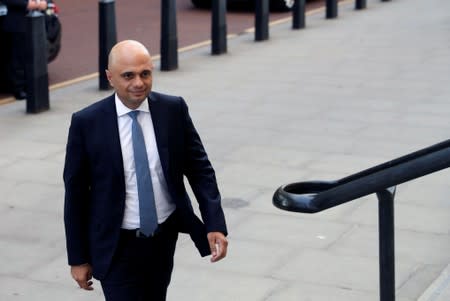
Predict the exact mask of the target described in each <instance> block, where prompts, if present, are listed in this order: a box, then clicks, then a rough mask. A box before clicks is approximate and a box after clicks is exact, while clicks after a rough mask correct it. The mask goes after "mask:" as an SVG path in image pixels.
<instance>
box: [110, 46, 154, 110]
mask: <svg viewBox="0 0 450 301" xmlns="http://www.w3.org/2000/svg"><path fill="white" fill-rule="evenodd" d="M152 71H153V64H152V61H151V57H150V55H148V54H146V53H143V52H137V53H128V54H120V53H119V54H117V57H116V58H115V60H114V62H113V63H112V64H111V66H110V67H109V70H106V75H107V77H108V80H109V82H110V84H111V86H113V87H114V89H115V91H116V93H117V95H118V96H119V98H120V100H121V101H122V102H123V104H124V105H125V106H126V107H128V108H130V109H136V108H137V107H139V106H140V104H141V103H142V102H143V101H144V100H145V99H146V98H147V96H148V94H149V93H150V92H151V90H152Z"/></svg>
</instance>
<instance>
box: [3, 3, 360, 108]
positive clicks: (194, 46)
mask: <svg viewBox="0 0 450 301" xmlns="http://www.w3.org/2000/svg"><path fill="white" fill-rule="evenodd" d="M353 1H354V0H344V1H339V3H338V4H339V5H343V4H347V3H351V2H353ZM324 10H325V6H322V7H319V8H316V9H313V10H310V11H308V12H306V13H305V16H311V15H314V14H317V13H319V12H322V11H324ZM291 20H292V16H290V17H286V18H282V19H279V20H276V21H272V22H269V26H275V25H279V24H284V23H286V22H289V21H291ZM242 32H243V33H253V32H255V27H250V28H247V29H244V30H243V31H242ZM238 36H239V34H234V33H233V34H228V35H227V38H228V39H233V38H236V37H238ZM211 43H212V42H211V40H205V41H202V42H198V43H195V44H192V45H188V46H185V47H182V48H178V53H183V52H187V51H190V50H194V49H198V48H201V47H204V46H208V45H211ZM152 59H153V61H157V60H160V59H161V55H160V54H157V55H155V56H152ZM98 74H99V73H98V72H94V73H91V74H87V75H82V76H79V77H76V78H74V79H70V80H67V81H63V82H60V83H56V84H53V85H50V87H49V90H50V91H53V90H56V89H60V88H64V87H67V86H70V85H73V84H77V83H80V82H83V81H87V80H91V79H94V78H96V77H98ZM16 101H17V100H16V99H15V98H14V97H12V96H10V97H6V98H3V99H0V106H2V105H6V104H10V103H14V102H16Z"/></svg>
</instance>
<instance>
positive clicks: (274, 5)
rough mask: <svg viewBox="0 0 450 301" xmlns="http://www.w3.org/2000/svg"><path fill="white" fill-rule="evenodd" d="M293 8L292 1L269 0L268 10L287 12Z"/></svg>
mask: <svg viewBox="0 0 450 301" xmlns="http://www.w3.org/2000/svg"><path fill="white" fill-rule="evenodd" d="M293 6H294V0H270V9H271V10H274V11H289V10H291V9H292V7H293Z"/></svg>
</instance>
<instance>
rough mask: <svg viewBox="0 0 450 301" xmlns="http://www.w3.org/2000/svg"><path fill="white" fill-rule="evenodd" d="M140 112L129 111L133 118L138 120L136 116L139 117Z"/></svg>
mask: <svg viewBox="0 0 450 301" xmlns="http://www.w3.org/2000/svg"><path fill="white" fill-rule="evenodd" d="M138 114H139V111H137V110H136V111H130V112H128V115H130V117H131V118H132V119H133V120H137V119H136V118H137V115H138Z"/></svg>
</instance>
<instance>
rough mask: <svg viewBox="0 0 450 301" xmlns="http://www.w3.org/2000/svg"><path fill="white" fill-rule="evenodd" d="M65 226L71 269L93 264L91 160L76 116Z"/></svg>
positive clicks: (66, 168) (69, 158)
mask: <svg viewBox="0 0 450 301" xmlns="http://www.w3.org/2000/svg"><path fill="white" fill-rule="evenodd" d="M63 178H64V186H65V198H64V224H65V231H66V245H67V254H68V261H69V265H79V264H84V263H89V262H90V258H89V243H88V222H89V221H88V212H89V211H88V206H89V199H90V194H89V191H90V187H89V183H90V181H89V173H88V160H87V155H86V148H85V141H84V139H83V131H82V127H81V122H80V118H77V116H76V114H74V115H73V116H72V121H71V125H70V129H69V136H68V140H67V148H66V159H65V165H64V176H63Z"/></svg>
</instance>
